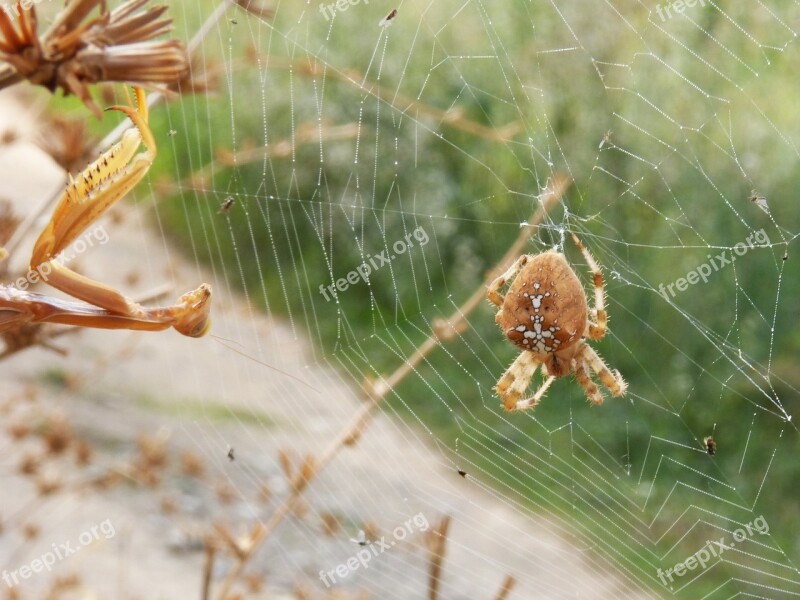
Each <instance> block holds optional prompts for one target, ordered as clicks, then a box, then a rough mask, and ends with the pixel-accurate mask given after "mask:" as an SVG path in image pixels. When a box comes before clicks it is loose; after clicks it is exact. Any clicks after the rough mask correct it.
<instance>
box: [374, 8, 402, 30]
mask: <svg viewBox="0 0 800 600" xmlns="http://www.w3.org/2000/svg"><path fill="white" fill-rule="evenodd" d="M396 16H397V9H396V8H395V9H392V12H390V13H389V14H388V15H386V16H385V17H384V18H383V19H381V20H380V21H378V25H379V26H380V27H388V26H389V25H391V24H392V19H394V18H395V17H396Z"/></svg>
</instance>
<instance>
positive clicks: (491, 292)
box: [486, 254, 530, 306]
mask: <svg viewBox="0 0 800 600" xmlns="http://www.w3.org/2000/svg"><path fill="white" fill-rule="evenodd" d="M529 258H530V257H529V256H528V255H527V254H523V255H522V256H520V257H519V258H518V259H517V260H516V261H515V262H514V264H513V265H511V266H510V267H509V268H508V270H507V271H506V272H505V273H503V274H502V275H500V277H498V278H497V279H495V280H494V281H493V282H492V283H490V284H489V287H488V289H487V290H486V297H487V298H488V299H489V301H490V302H491V303H492V304H494V305H495V306H503V300H505V297H504V296H503V295H502V294H501V293H500V289H501V288H502V287H503V286H504V285H505V284H506V283H507V282H508V281H510V280H511V279H513V278H514V276H515V275H516V274H517V273H519V270H520V269H521V268H522V267H524V266H525V263H527V262H528V259H529Z"/></svg>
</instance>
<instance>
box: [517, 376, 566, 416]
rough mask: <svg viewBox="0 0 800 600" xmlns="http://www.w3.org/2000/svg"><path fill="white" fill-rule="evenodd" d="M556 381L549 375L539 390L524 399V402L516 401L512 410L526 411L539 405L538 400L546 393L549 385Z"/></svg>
mask: <svg viewBox="0 0 800 600" xmlns="http://www.w3.org/2000/svg"><path fill="white" fill-rule="evenodd" d="M555 380H556V378H555V377H553V376H552V375H550V376H549V377H548V378H547V379H545V380H544V381H543V382H542V385H540V386H539V389H538V390H536V393H535V394H534V395H533V396H531V397H530V398H525V399H524V400H517V404H516V405H515V406H514V407H513V409H512V410H528V409H529V408H533V407H534V406H536V405H537V404H539V400H541V399H542V397H543V396H544V395H545V393H546V392H547V388H549V387H550V384H551V383H553V382H554V381H555Z"/></svg>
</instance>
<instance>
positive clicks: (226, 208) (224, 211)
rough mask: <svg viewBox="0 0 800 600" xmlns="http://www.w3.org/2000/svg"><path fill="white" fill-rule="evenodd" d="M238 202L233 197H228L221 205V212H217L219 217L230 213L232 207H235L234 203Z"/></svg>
mask: <svg viewBox="0 0 800 600" xmlns="http://www.w3.org/2000/svg"><path fill="white" fill-rule="evenodd" d="M235 201H236V200H235V199H234V197H233V196H228V197H227V198H225V200H223V201H222V204H220V205H219V210H218V211H217V214H218V215H226V214H228V211H230V209H231V207H233V203H234V202H235Z"/></svg>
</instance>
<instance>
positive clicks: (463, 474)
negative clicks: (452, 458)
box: [458, 469, 467, 479]
mask: <svg viewBox="0 0 800 600" xmlns="http://www.w3.org/2000/svg"><path fill="white" fill-rule="evenodd" d="M458 474H459V475H461V477H463V478H464V479H466V478H467V472H466V471H465V470H464V469H459V470H458Z"/></svg>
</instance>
